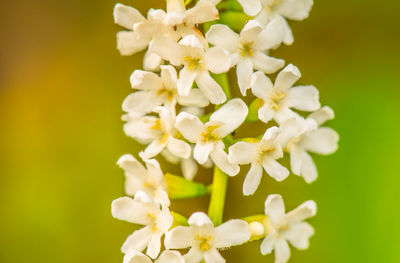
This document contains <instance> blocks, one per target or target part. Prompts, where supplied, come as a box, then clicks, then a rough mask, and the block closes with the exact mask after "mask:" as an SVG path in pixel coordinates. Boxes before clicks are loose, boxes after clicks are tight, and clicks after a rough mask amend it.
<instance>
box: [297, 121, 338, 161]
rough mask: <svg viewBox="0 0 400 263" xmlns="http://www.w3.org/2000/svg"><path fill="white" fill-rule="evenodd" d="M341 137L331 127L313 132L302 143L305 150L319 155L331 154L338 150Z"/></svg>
mask: <svg viewBox="0 0 400 263" xmlns="http://www.w3.org/2000/svg"><path fill="white" fill-rule="evenodd" d="M338 141H339V135H338V134H337V132H336V131H335V130H333V129H332V128H329V127H321V128H318V129H317V130H315V131H312V132H311V133H310V134H309V135H308V136H306V137H304V139H303V140H302V141H301V147H303V149H305V150H307V151H310V152H314V153H318V154H323V155H327V154H331V153H334V152H335V151H336V150H337V148H338Z"/></svg>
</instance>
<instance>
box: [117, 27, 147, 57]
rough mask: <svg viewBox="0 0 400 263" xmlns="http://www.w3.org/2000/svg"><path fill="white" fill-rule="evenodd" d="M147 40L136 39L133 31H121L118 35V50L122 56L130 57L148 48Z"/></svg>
mask: <svg viewBox="0 0 400 263" xmlns="http://www.w3.org/2000/svg"><path fill="white" fill-rule="evenodd" d="M148 44H149V41H148V40H147V39H144V38H143V39H137V38H135V36H134V34H133V32H132V31H119V32H118V33H117V49H118V51H119V53H120V54H121V55H122V56H130V55H133V54H135V53H137V52H140V51H142V50H145V49H146V48H147V45H148Z"/></svg>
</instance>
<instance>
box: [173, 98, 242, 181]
mask: <svg viewBox="0 0 400 263" xmlns="http://www.w3.org/2000/svg"><path fill="white" fill-rule="evenodd" d="M247 113H248V108H247V106H246V104H245V103H244V102H243V101H242V100H241V99H232V100H230V101H228V102H227V103H226V104H225V105H223V106H222V107H221V108H219V109H218V110H217V111H215V112H214V113H213V114H211V116H210V121H209V122H207V123H205V124H203V123H202V122H201V121H200V119H199V118H198V117H197V116H195V115H192V114H189V113H186V112H181V113H180V114H179V115H178V116H177V118H176V128H177V129H178V130H179V132H180V133H181V134H182V135H183V137H185V138H186V139H187V140H189V141H190V142H192V143H195V144H196V145H195V148H194V151H193V152H194V158H195V159H196V161H198V162H199V163H200V164H204V163H206V162H207V160H208V158H209V157H210V158H211V159H212V161H213V162H214V163H215V165H216V166H218V167H219V168H220V169H221V170H222V171H224V172H225V173H227V174H228V175H230V176H233V175H236V174H237V173H238V172H239V166H238V165H237V164H233V163H231V162H230V161H229V160H228V155H227V154H226V152H225V151H224V148H225V145H224V143H223V142H222V139H223V138H224V137H226V136H227V135H229V134H230V133H231V132H233V131H234V130H236V129H237V128H238V127H239V126H240V125H241V124H242V123H243V121H244V120H245V118H246V116H247Z"/></svg>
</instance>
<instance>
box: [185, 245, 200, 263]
mask: <svg viewBox="0 0 400 263" xmlns="http://www.w3.org/2000/svg"><path fill="white" fill-rule="evenodd" d="M183 257H184V258H185V263H199V262H201V261H202V259H203V252H202V251H201V250H200V249H198V248H196V247H192V248H191V249H190V250H189V252H188V253H187V254H185V255H184V256H183Z"/></svg>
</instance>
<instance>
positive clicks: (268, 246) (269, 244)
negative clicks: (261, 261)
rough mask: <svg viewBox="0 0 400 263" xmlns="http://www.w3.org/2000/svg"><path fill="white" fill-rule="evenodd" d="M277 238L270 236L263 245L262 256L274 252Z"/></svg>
mask: <svg viewBox="0 0 400 263" xmlns="http://www.w3.org/2000/svg"><path fill="white" fill-rule="evenodd" d="M275 242H276V240H275V238H274V235H268V236H267V237H266V238H264V240H263V241H262V243H261V247H260V248H261V254H263V255H267V254H269V253H271V252H272V250H273V249H274V247H275Z"/></svg>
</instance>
